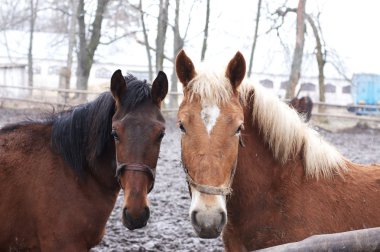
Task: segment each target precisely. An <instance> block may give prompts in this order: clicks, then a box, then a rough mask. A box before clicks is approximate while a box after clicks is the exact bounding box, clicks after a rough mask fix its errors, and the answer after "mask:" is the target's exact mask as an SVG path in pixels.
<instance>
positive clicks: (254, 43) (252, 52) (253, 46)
mask: <svg viewBox="0 0 380 252" xmlns="http://www.w3.org/2000/svg"><path fill="white" fill-rule="evenodd" d="M260 10H261V0H258V2H257V13H256V26H255V34H254V37H253V44H252V49H251V57H250V58H249V67H248V77H251V74H252V64H253V56H254V54H255V48H256V43H257V33H258V31H259V21H260Z"/></svg>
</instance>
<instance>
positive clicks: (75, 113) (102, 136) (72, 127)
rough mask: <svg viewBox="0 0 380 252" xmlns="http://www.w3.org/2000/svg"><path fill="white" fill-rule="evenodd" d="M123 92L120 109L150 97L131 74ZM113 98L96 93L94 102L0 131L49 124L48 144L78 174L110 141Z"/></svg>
mask: <svg viewBox="0 0 380 252" xmlns="http://www.w3.org/2000/svg"><path fill="white" fill-rule="evenodd" d="M125 81H126V83H127V91H126V94H125V96H124V97H123V98H122V106H123V108H126V109H125V110H124V111H125V112H129V111H132V110H134V109H135V108H136V107H137V106H138V105H139V104H141V103H143V102H145V101H146V100H151V88H150V86H149V85H148V84H147V82H146V81H140V80H138V79H137V78H136V77H134V76H133V75H130V74H129V75H127V76H126V77H125ZM114 113H115V100H114V98H113V97H112V94H111V92H105V93H102V94H101V95H99V97H97V98H96V99H95V100H94V101H92V102H89V103H86V104H82V105H79V106H76V107H73V108H71V109H69V110H66V111H63V112H60V113H55V114H53V115H49V116H46V115H45V117H46V118H45V119H44V120H28V121H24V122H19V123H16V124H10V125H8V126H5V127H4V128H2V129H0V133H6V132H9V131H13V130H18V129H21V128H23V127H25V126H26V127H27V126H28V125H32V124H51V125H52V133H51V145H52V148H53V150H54V151H56V152H58V153H59V154H60V155H61V156H62V157H63V159H64V160H65V162H66V163H68V164H69V165H70V166H71V167H72V168H73V169H74V170H75V171H76V172H78V173H79V174H82V173H83V172H84V170H85V169H86V167H90V166H91V167H93V166H94V165H95V164H96V163H97V159H98V158H99V157H100V156H101V155H102V154H103V152H104V151H105V149H106V147H107V144H109V143H110V141H113V140H112V137H111V128H112V116H113V115H114Z"/></svg>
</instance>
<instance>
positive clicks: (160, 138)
mask: <svg viewBox="0 0 380 252" xmlns="http://www.w3.org/2000/svg"><path fill="white" fill-rule="evenodd" d="M164 136H165V131H164V130H163V131H161V133H160V135H159V136H158V140H159V141H161V140H162V138H164Z"/></svg>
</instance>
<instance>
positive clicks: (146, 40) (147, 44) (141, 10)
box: [138, 0, 153, 81]
mask: <svg viewBox="0 0 380 252" xmlns="http://www.w3.org/2000/svg"><path fill="white" fill-rule="evenodd" d="M138 9H139V12H140V20H141V25H142V28H143V34H144V44H145V50H146V55H147V57H148V66H149V80H150V81H152V80H153V64H152V56H151V53H150V44H149V37H148V32H147V30H146V25H145V19H144V12H143V9H142V0H140V4H139V8H138Z"/></svg>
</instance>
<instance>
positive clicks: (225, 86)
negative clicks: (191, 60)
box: [187, 68, 232, 104]
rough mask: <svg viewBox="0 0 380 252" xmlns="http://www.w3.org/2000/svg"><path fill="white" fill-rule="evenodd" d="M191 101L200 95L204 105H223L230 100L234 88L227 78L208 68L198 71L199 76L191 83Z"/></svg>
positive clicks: (188, 88) (189, 87)
mask: <svg viewBox="0 0 380 252" xmlns="http://www.w3.org/2000/svg"><path fill="white" fill-rule="evenodd" d="M187 90H189V91H190V96H189V99H190V100H192V99H193V98H194V96H195V95H198V96H199V97H200V99H201V102H202V103H205V104H210V103H214V104H221V103H226V102H228V101H229V100H230V98H231V94H232V87H231V84H230V81H229V80H228V79H227V77H226V76H225V75H223V74H220V73H219V72H215V71H212V70H210V69H207V68H203V69H197V75H196V76H195V77H194V78H193V79H192V80H191V81H190V82H189V84H188V86H187Z"/></svg>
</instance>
